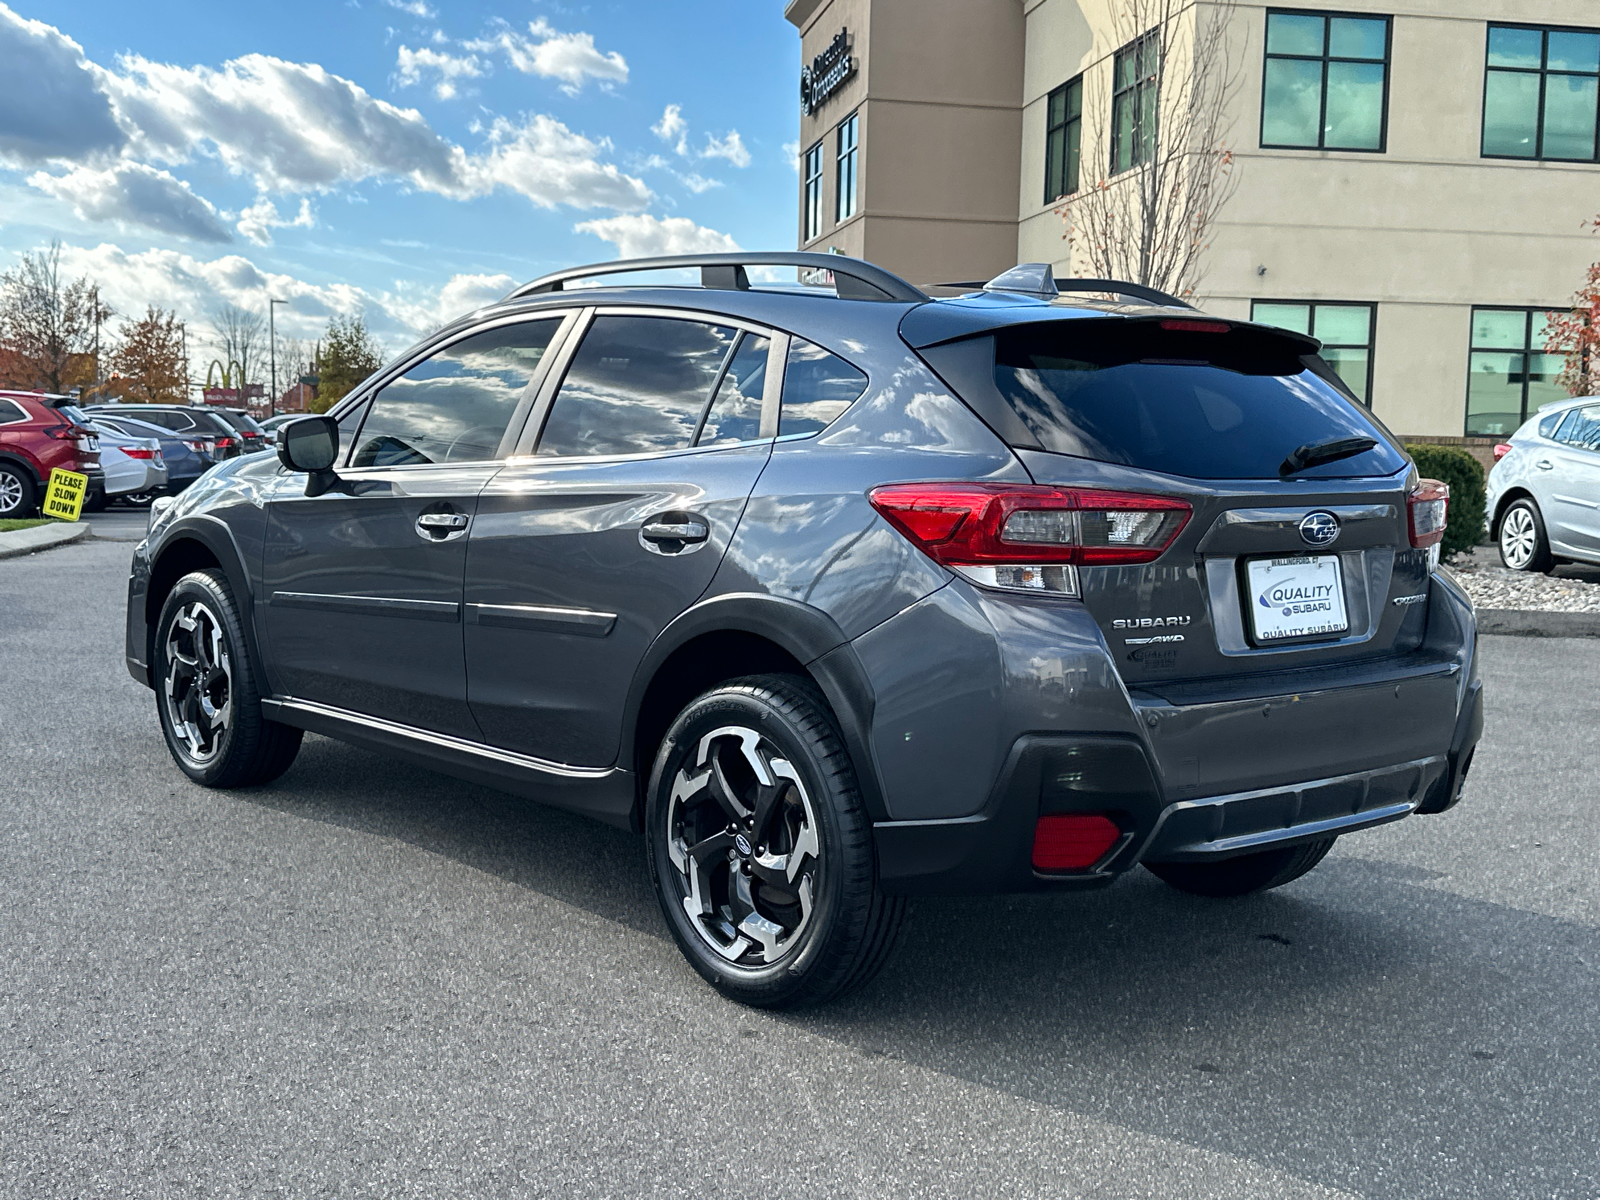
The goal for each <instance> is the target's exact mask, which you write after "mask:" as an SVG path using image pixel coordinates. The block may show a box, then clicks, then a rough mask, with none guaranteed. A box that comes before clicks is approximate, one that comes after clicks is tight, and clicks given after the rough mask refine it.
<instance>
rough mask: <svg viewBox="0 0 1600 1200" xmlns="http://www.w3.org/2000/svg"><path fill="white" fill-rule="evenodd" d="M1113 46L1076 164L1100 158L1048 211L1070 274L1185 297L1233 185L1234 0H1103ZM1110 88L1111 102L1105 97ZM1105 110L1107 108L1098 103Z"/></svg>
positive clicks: (1093, 92)
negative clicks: (1066, 250)
mask: <svg viewBox="0 0 1600 1200" xmlns="http://www.w3.org/2000/svg"><path fill="white" fill-rule="evenodd" d="M1109 7H1110V10H1111V12H1112V20H1111V28H1110V35H1111V42H1110V45H1111V46H1112V47H1120V48H1122V51H1126V52H1125V53H1124V52H1122V51H1118V52H1115V53H1113V54H1111V55H1108V56H1107V58H1106V60H1105V63H1104V65H1103V66H1102V67H1101V68H1100V70H1101V71H1102V72H1106V73H1111V74H1115V75H1116V76H1117V78H1116V79H1115V80H1113V79H1103V80H1098V81H1096V84H1095V85H1094V86H1086V87H1085V88H1084V93H1085V95H1086V96H1087V97H1088V98H1089V99H1088V100H1087V102H1086V103H1085V105H1084V113H1083V122H1082V125H1081V128H1082V129H1084V130H1094V131H1099V130H1106V131H1109V134H1108V137H1109V140H1104V141H1103V140H1101V139H1100V138H1099V137H1090V136H1086V137H1085V140H1084V144H1083V158H1082V163H1083V164H1085V165H1086V164H1088V163H1090V162H1098V163H1099V164H1101V169H1103V170H1105V171H1106V172H1107V174H1106V175H1095V174H1089V173H1088V172H1087V170H1085V172H1084V174H1083V176H1082V178H1083V179H1084V180H1085V181H1087V180H1090V179H1092V180H1094V182H1093V183H1088V182H1085V184H1084V185H1083V186H1081V187H1080V188H1079V190H1078V192H1077V193H1076V194H1075V195H1072V196H1068V197H1065V198H1063V199H1062V201H1061V204H1060V207H1058V208H1057V209H1056V212H1057V214H1058V215H1060V216H1061V218H1062V220H1063V222H1064V223H1065V225H1066V232H1065V235H1064V236H1065V237H1066V238H1067V241H1068V244H1069V246H1070V248H1071V249H1070V255H1071V258H1072V259H1073V260H1074V261H1073V265H1072V270H1073V272H1074V273H1075V274H1079V275H1084V276H1088V277H1090V278H1097V279H1120V280H1124V281H1126V282H1129V283H1140V284H1144V285H1145V286H1146V287H1153V288H1157V289H1159V290H1161V291H1163V292H1167V293H1169V294H1171V295H1175V296H1182V297H1188V296H1192V295H1194V294H1195V291H1196V289H1197V288H1198V287H1199V285H1200V283H1201V281H1202V279H1203V278H1204V267H1203V261H1202V260H1203V256H1204V252H1205V251H1206V249H1207V248H1208V247H1209V246H1210V244H1211V234H1212V230H1213V228H1214V226H1215V223H1216V220H1217V214H1218V212H1219V211H1220V210H1221V209H1222V207H1223V206H1224V205H1225V204H1226V203H1227V202H1228V200H1229V198H1230V197H1231V196H1232V195H1233V192H1234V190H1235V188H1236V187H1237V186H1238V183H1237V180H1236V178H1235V177H1234V174H1233V165H1234V160H1233V151H1232V150H1231V149H1230V148H1229V146H1228V141H1227V139H1228V136H1229V133H1230V132H1231V125H1232V122H1231V119H1230V117H1229V110H1230V105H1231V103H1232V100H1233V97H1234V93H1235V92H1236V91H1237V90H1238V82H1239V72H1238V68H1237V66H1236V64H1235V63H1234V61H1233V59H1232V53H1231V46H1230V43H1229V40H1228V34H1229V27H1230V24H1231V23H1232V21H1233V18H1234V15H1235V11H1236V7H1237V5H1236V0H1206V2H1202V0H1111V3H1110V5H1109ZM1114 96H1118V97H1120V99H1113V97H1114ZM1108 106H1109V107H1110V108H1111V110H1112V111H1110V112H1107V111H1106V109H1107V107H1108Z"/></svg>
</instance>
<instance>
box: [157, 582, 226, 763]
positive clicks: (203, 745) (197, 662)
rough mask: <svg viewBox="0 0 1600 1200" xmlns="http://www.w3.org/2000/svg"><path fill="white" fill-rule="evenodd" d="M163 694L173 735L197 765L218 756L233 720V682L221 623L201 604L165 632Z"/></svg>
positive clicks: (185, 610) (187, 608) (190, 606)
mask: <svg viewBox="0 0 1600 1200" xmlns="http://www.w3.org/2000/svg"><path fill="white" fill-rule="evenodd" d="M166 657H167V675H166V680H165V683H164V688H163V691H164V693H165V703H166V706H167V717H168V720H169V721H170V723H171V725H172V732H173V734H174V736H175V737H176V738H177V739H178V741H179V742H180V743H181V744H182V749H183V752H184V755H185V756H186V757H187V758H188V759H190V760H191V761H192V762H194V763H195V764H196V765H204V764H205V763H208V762H210V761H211V760H212V759H214V758H216V756H217V754H218V753H219V752H220V750H221V748H222V742H223V738H224V737H225V736H226V734H227V732H228V726H229V724H230V722H231V720H232V716H233V679H232V673H231V670H230V665H229V661H228V648H227V643H226V642H225V641H224V639H223V632H222V623H221V622H220V621H219V620H218V619H217V617H216V614H215V613H213V612H212V611H211V610H210V609H209V608H207V607H206V606H205V605H204V604H202V603H200V602H199V601H195V602H193V603H190V604H186V605H184V606H183V607H182V608H180V609H179V610H178V612H177V614H176V616H175V617H174V618H173V621H172V624H171V625H170V626H169V627H168V630H167V643H166Z"/></svg>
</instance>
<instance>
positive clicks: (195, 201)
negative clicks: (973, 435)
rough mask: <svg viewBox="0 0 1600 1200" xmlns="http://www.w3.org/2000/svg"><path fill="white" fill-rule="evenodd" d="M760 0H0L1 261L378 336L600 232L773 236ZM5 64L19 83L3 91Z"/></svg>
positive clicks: (785, 229) (194, 318)
mask: <svg viewBox="0 0 1600 1200" xmlns="http://www.w3.org/2000/svg"><path fill="white" fill-rule="evenodd" d="M798 75H799V52H798V47H797V37H796V34H795V31H794V30H793V28H792V27H791V26H789V25H788V24H787V23H786V22H784V20H783V17H782V4H781V3H780V2H779V0H674V2H673V3H666V4H663V3H651V2H648V0H613V2H609V3H605V2H595V3H588V4H577V3H558V2H556V0H500V2H495V3H445V2H443V0H359V3H358V2H356V0H346V2H343V3H341V2H339V0H329V2H325V3H302V2H297V0H288V2H285V3H278V4H274V5H245V4H233V3H228V4H218V3H215V0H212V2H211V3H180V2H177V0H166V2H159V0H158V2H149V0H142V2H140V3H128V2H127V0H120V2H116V3H98V2H85V3H33V4H29V3H26V2H25V0H24V2H23V3H15V2H13V4H12V6H11V7H7V5H6V4H5V3H0V78H4V79H6V80H7V86H6V87H5V88H3V89H0V268H9V267H10V266H11V265H12V264H13V263H14V262H15V261H16V257H17V255H18V254H20V253H21V252H23V251H25V250H30V249H35V248H37V247H39V246H41V245H42V244H44V243H46V242H48V241H49V240H50V239H51V238H60V239H61V240H62V242H63V243H64V247H65V249H64V258H65V260H66V263H67V266H68V267H69V269H70V270H71V271H72V273H73V274H79V273H87V274H88V275H89V276H90V277H91V278H94V279H96V280H97V281H98V282H100V283H101V285H102V288H103V291H104V294H105V296H106V297H107V298H108V299H109V300H110V302H111V303H112V305H113V306H114V307H116V308H117V309H118V310H119V312H121V313H124V314H127V313H134V312H139V313H142V311H143V308H144V306H145V304H147V303H154V304H158V305H163V306H165V307H168V308H176V309H177V310H178V312H179V315H180V316H182V317H184V318H185V319H186V320H188V321H189V322H190V329H191V337H195V335H196V334H201V335H202V336H203V330H204V327H205V325H206V324H207V319H208V317H209V314H210V313H211V312H212V311H213V310H214V309H215V308H216V307H217V306H218V305H219V304H221V303H223V302H232V303H237V304H242V305H245V306H247V307H252V308H257V309H261V308H264V305H265V301H266V298H267V296H268V295H275V296H278V297H280V298H284V299H287V300H288V301H289V302H290V303H289V305H288V307H282V306H280V307H279V309H278V320H279V325H280V331H281V332H282V331H286V332H287V333H289V334H290V335H297V336H301V337H307V338H310V337H314V336H315V335H316V334H317V333H318V332H319V331H320V330H321V329H322V328H323V327H324V326H325V324H326V322H327V320H328V318H329V316H331V315H333V314H334V313H348V312H352V311H355V310H358V309H359V310H361V311H364V312H365V313H366V314H367V316H368V320H369V322H370V323H371V324H372V325H373V327H374V328H375V329H376V330H377V331H378V332H379V333H380V335H381V336H382V338H383V339H384V341H385V343H386V344H387V346H388V348H389V349H390V350H392V351H393V350H398V349H400V348H401V347H402V346H403V345H404V344H406V343H407V342H409V341H411V340H412V339H413V338H415V337H416V336H418V335H420V334H422V333H423V332H425V331H426V330H427V329H429V328H431V327H434V326H436V325H437V324H439V323H441V322H442V321H444V320H447V319H449V318H451V317H453V316H455V315H457V314H459V313H460V312H462V311H465V310H467V309H470V308H472V307H476V306H477V305H479V304H482V303H485V302H486V301H487V300H489V299H492V298H494V297H496V296H498V295H499V294H501V293H503V292H504V291H505V290H506V289H507V288H508V287H509V286H510V285H511V284H512V283H513V282H520V281H522V280H524V279H527V278H531V277H533V276H535V275H538V274H540V273H542V272H543V271H546V270H548V269H550V268H552V267H557V266H562V265H566V264H569V263H574V262H585V261H594V260H599V259H606V258H613V257H616V256H617V255H618V254H619V253H628V254H635V253H672V252H682V251H693V250H708V249H723V248H731V247H733V246H734V245H737V246H741V247H745V248H786V247H790V246H792V245H793V244H794V230H795V204H796V200H795V191H796V185H795V171H794V145H793V143H794V140H795V138H796V136H797V129H798V124H799V117H798V112H799V104H798V100H797V88H798ZM18 81H28V85H27V86H25V87H22V88H18V87H16V86H15V85H16V83H17V82H18Z"/></svg>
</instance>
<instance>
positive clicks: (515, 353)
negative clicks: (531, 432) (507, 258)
mask: <svg viewBox="0 0 1600 1200" xmlns="http://www.w3.org/2000/svg"><path fill="white" fill-rule="evenodd" d="M560 324H561V322H560V321H559V320H548V321H528V322H525V323H523V324H519V325H501V326H497V327H496V328H493V329H486V330H484V331H483V332H482V333H475V334H473V335H471V336H470V337H465V338H462V339H461V340H460V341H459V342H453V343H451V344H450V345H449V346H446V347H445V348H444V349H442V350H439V351H437V352H436V353H434V354H431V355H429V356H428V357H427V358H425V359H423V361H422V362H420V363H418V364H417V365H416V366H414V367H412V368H411V369H410V370H409V371H407V372H406V373H405V374H404V375H401V376H400V377H399V378H398V379H393V380H391V381H390V382H388V383H386V384H384V386H383V387H382V388H381V389H380V390H379V391H378V394H377V395H376V396H374V397H373V400H372V404H371V406H370V407H369V408H368V410H367V415H366V419H365V420H363V421H362V422H361V432H360V433H358V434H357V435H356V437H355V446H354V449H353V452H352V453H351V455H350V465H351V466H352V467H399V466H421V465H424V464H427V463H458V462H482V461H484V460H486V459H492V458H495V457H496V455H497V451H498V449H499V446H500V439H501V438H502V437H503V436H505V432H506V428H507V426H509V425H510V423H511V417H512V414H513V413H515V412H516V410H517V404H518V402H519V401H520V400H521V399H522V393H523V390H524V389H525V388H526V387H527V386H528V381H529V380H530V379H532V378H533V373H534V369H535V368H536V367H537V366H538V365H539V360H540V359H541V358H542V357H544V352H545V350H546V348H548V347H549V345H550V339H551V338H552V337H554V336H555V332H556V329H557V327H558V326H559V325H560Z"/></svg>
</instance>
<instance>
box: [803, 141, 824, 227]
mask: <svg viewBox="0 0 1600 1200" xmlns="http://www.w3.org/2000/svg"><path fill="white" fill-rule="evenodd" d="M805 181H806V231H805V234H806V235H805V240H806V241H808V242H809V241H810V240H811V239H812V238H816V237H821V236H822V143H821V142H818V143H817V144H816V145H815V146H813V147H811V149H809V150H807V151H806V161H805Z"/></svg>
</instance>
